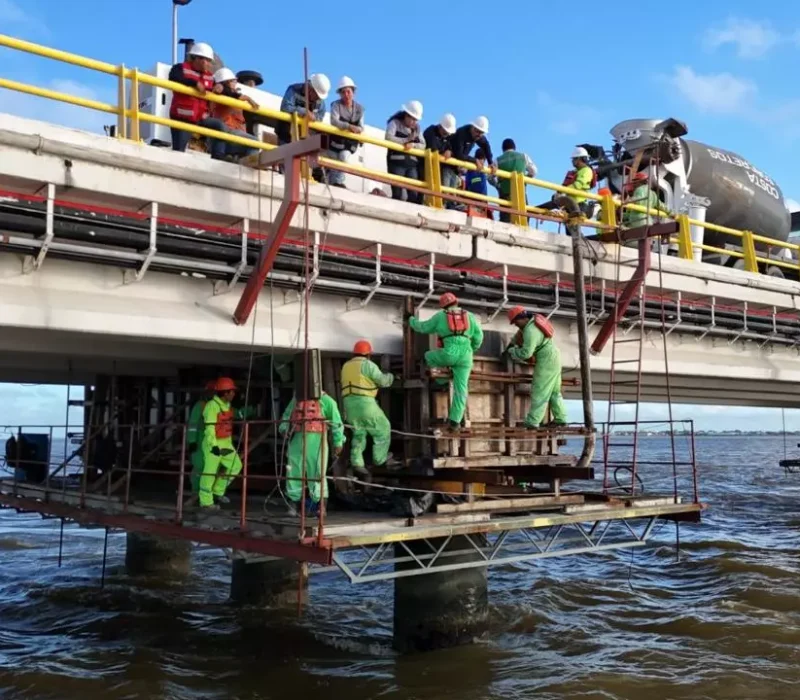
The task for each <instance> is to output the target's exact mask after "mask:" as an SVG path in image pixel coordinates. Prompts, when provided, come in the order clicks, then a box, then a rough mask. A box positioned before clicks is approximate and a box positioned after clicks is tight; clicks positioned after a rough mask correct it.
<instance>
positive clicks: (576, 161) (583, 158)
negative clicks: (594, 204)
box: [539, 146, 597, 210]
mask: <svg viewBox="0 0 800 700" xmlns="http://www.w3.org/2000/svg"><path fill="white" fill-rule="evenodd" d="M572 168H573V169H572V170H570V171H568V172H567V174H566V176H565V177H564V181H563V182H562V183H561V184H562V185H563V186H564V187H571V188H572V189H573V190H581V191H582V192H589V191H590V190H591V189H592V188H594V187H595V185H597V173H596V172H595V171H594V169H593V168H592V167H591V166H590V165H589V151H587V150H586V149H585V148H584V147H583V146H576V148H575V150H574V151H572ZM561 196H562V195H561V194H559V193H558V192H556V193H555V194H554V195H553V197H552V199H551V200H550V201H549V202H545V203H543V204H540V205H539V208H540V209H547V210H551V209H558V204H557V203H556V199H557V198H558V197H561ZM567 196H568V197H569V198H570V199H572V200H573V201H574V202H575V204H577V205H578V206H579V207H580V208H581V210H585V209H586V197H583V196H581V195H578V194H569V195H567Z"/></svg>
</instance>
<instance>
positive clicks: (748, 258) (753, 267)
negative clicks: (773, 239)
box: [742, 231, 758, 272]
mask: <svg viewBox="0 0 800 700" xmlns="http://www.w3.org/2000/svg"><path fill="white" fill-rule="evenodd" d="M742 251H743V252H744V269H745V270H747V271H748V272H758V260H757V259H756V244H755V241H753V232H752V231H743V232H742Z"/></svg>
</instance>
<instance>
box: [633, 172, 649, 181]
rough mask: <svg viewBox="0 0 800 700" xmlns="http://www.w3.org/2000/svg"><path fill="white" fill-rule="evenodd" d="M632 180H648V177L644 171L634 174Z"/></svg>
mask: <svg viewBox="0 0 800 700" xmlns="http://www.w3.org/2000/svg"><path fill="white" fill-rule="evenodd" d="M633 179H634V180H649V179H650V176H649V175H648V174H647V173H646V172H644V170H642V171H641V172H638V173H636V175H634V176H633Z"/></svg>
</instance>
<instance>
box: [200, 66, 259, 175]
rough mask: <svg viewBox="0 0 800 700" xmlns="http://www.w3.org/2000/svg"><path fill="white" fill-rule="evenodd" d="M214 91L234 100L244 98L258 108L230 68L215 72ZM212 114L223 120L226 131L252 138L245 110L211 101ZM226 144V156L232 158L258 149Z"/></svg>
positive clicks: (240, 156)
mask: <svg viewBox="0 0 800 700" xmlns="http://www.w3.org/2000/svg"><path fill="white" fill-rule="evenodd" d="M214 92H215V93H216V94H217V95H224V96H225V97H230V98H231V99H234V100H242V101H243V102H246V103H247V104H249V105H250V106H251V107H252V108H253V109H258V105H257V104H256V102H255V100H253V98H251V97H250V96H248V95H245V94H243V93H242V91H241V88H240V87H239V84H238V82H237V80H236V75H234V73H233V71H232V70H231V69H230V68H220V69H219V70H218V71H217V72H216V73H214ZM211 116H212V117H216V118H217V119H219V120H221V121H222V123H223V124H224V125H225V131H226V132H227V133H229V134H232V135H233V136H239V137H241V138H245V139H249V138H252V137H251V135H250V134H248V133H247V123H246V121H245V118H244V110H242V109H237V108H236V107H229V106H228V105H223V104H219V103H218V102H212V103H211ZM223 143H224V144H225V157H226V159H230V160H238V159H239V158H245V157H247V156H250V155H253V154H254V153H256V151H257V150H258V149H256V148H248V147H247V146H243V145H241V144H238V143H230V142H228V141H225V142H223Z"/></svg>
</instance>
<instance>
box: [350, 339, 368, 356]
mask: <svg viewBox="0 0 800 700" xmlns="http://www.w3.org/2000/svg"><path fill="white" fill-rule="evenodd" d="M353 353H354V354H356V355H371V354H372V345H370V342H369V341H368V340H363V339H362V340H357V341H356V344H355V345H354V346H353Z"/></svg>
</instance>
